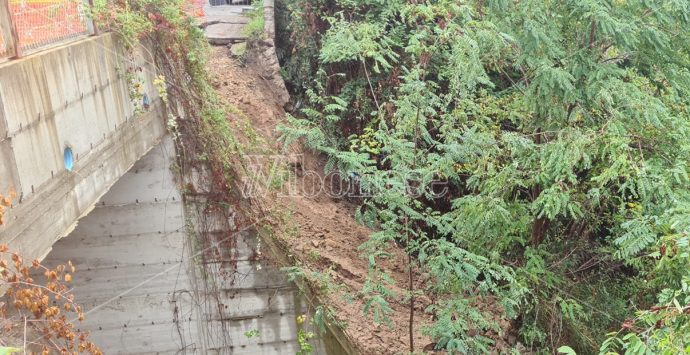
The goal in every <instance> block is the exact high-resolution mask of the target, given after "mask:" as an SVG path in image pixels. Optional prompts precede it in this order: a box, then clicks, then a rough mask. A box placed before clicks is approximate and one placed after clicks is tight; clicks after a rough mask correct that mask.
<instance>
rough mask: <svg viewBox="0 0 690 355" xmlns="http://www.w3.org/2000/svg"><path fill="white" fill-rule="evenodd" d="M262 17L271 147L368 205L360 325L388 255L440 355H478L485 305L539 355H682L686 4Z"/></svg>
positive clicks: (688, 204)
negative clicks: (284, 111)
mask: <svg viewBox="0 0 690 355" xmlns="http://www.w3.org/2000/svg"><path fill="white" fill-rule="evenodd" d="M279 6H283V8H284V9H286V13H285V17H284V18H283V21H282V23H283V24H285V26H287V27H286V29H287V30H288V31H289V33H291V34H292V36H291V37H289V38H286V37H283V38H279V44H280V45H281V47H282V48H281V51H280V53H282V54H283V57H282V59H283V63H284V66H285V69H284V75H285V77H286V79H287V80H288V82H289V86H290V88H291V89H292V90H293V93H294V94H295V96H296V98H295V100H294V104H295V108H296V111H295V113H294V115H293V116H291V117H290V119H289V121H290V122H289V125H286V126H284V127H283V128H282V133H283V138H284V140H285V141H286V143H290V142H293V141H295V140H296V139H298V138H305V141H306V142H307V144H308V145H309V146H310V147H311V148H314V149H317V150H320V151H322V152H324V153H325V154H327V155H328V156H329V158H330V160H329V165H328V168H329V169H339V170H342V171H343V172H346V173H347V174H351V173H356V175H357V176H358V183H359V184H360V185H361V188H362V189H363V190H365V191H367V192H369V193H370V195H371V197H370V198H367V199H365V201H364V202H363V204H362V207H361V209H360V213H359V217H360V218H361V220H362V222H363V223H366V224H368V225H370V226H372V227H373V228H374V230H375V232H374V233H372V235H371V238H370V240H369V241H368V242H367V243H365V244H364V245H363V246H362V252H363V254H364V255H365V256H366V257H367V258H368V259H369V260H370V266H371V269H372V272H371V275H370V282H369V283H368V286H367V289H366V290H365V291H367V294H368V297H369V302H368V304H367V311H368V312H373V313H374V314H377V313H376V311H377V310H378V311H380V312H382V313H383V314H385V312H386V311H387V310H389V308H388V307H387V302H388V301H387V299H389V298H390V297H392V296H393V295H391V294H390V292H389V291H390V288H389V287H388V286H387V284H386V283H387V282H388V281H387V280H389V279H390V278H388V277H387V276H386V273H387V270H385V268H381V267H379V265H380V260H381V259H383V258H386V257H387V255H388V254H387V250H388V248H390V245H391V243H392V242H393V241H395V242H397V243H400V244H402V245H404V246H405V248H406V251H407V252H408V254H409V255H410V261H409V265H408V266H409V267H410V268H415V267H418V268H420V269H421V270H422V271H423V272H426V273H430V274H431V275H432V277H431V279H432V280H433V281H434V282H433V283H432V284H431V285H430V286H429V290H426V291H427V292H429V293H431V294H433V295H435V297H436V302H435V303H434V305H433V306H432V308H431V309H430V310H428V311H430V312H432V313H433V314H434V315H435V319H436V320H437V321H436V322H435V323H434V324H433V325H431V326H430V327H428V328H427V329H424V331H425V332H426V333H428V334H429V335H431V336H432V337H433V338H434V340H435V341H436V347H438V348H445V349H448V350H450V351H455V352H462V353H475V352H478V351H483V352H484V351H488V349H490V348H491V346H492V339H490V338H488V337H482V336H472V335H470V334H476V333H477V332H476V331H477V330H480V332H479V334H486V332H487V331H488V330H491V329H498V328H497V326H496V321H495V318H492V315H490V314H487V312H485V311H482V310H481V309H483V308H482V307H479V306H478V304H479V303H482V302H493V303H498V304H500V305H501V307H500V308H501V317H502V318H504V319H509V320H513V322H514V323H513V324H515V329H516V331H517V333H518V335H519V340H520V342H521V343H522V344H524V345H525V346H526V347H527V348H529V349H531V350H533V351H536V352H539V353H550V352H551V351H553V350H554V349H557V348H559V347H560V346H562V345H564V344H567V345H570V346H571V347H572V348H574V349H575V350H577V351H579V352H582V353H592V352H596V351H599V352H601V353H623V352H628V353H640V354H641V353H645V352H647V353H649V352H651V353H667V354H676V353H683V352H687V351H690V349H689V348H688V344H690V338H689V337H690V332H689V331H688V324H689V318H690V314H689V313H690V288H689V286H688V285H689V284H690V239H689V237H688V232H689V228H690V224H689V223H690V213H689V211H690V195H689V194H688V191H690V190H689V187H690V186H689V185H690V184H689V183H690V179H689V177H688V171H687V167H688V163H690V144H689V143H688V142H690V106H689V104H690V32H689V31H687V28H688V26H689V25H690V23H689V22H690V2H688V1H685V0H674V1H661V2H654V1H642V0H632V1H618V0H607V1H593V0H568V1H543V0H535V1H532V0H527V1H505V0H489V1H484V0H476V1H474V0H468V1H450V0H439V1H426V2H418V1H401V0H392V1H360V0H311V1H305V0H283V1H282V2H280V4H279ZM280 23H281V21H279V24H280ZM279 32H280V31H279ZM305 34H306V35H305ZM439 187H442V188H441V192H443V193H439V191H438V189H437V188H439ZM411 275H412V273H411ZM408 291H409V292H410V294H409V295H408V296H409V297H411V298H413V297H414V296H413V295H414V290H413V289H410V290H408ZM411 326H413V325H411ZM611 332H612V333H611ZM563 349H565V348H563Z"/></svg>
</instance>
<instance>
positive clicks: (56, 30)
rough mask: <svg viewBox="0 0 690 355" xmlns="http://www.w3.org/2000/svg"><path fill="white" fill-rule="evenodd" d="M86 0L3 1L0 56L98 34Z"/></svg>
mask: <svg viewBox="0 0 690 355" xmlns="http://www.w3.org/2000/svg"><path fill="white" fill-rule="evenodd" d="M87 5H88V3H85V2H84V1H83V0H0V58H18V57H21V56H23V55H25V54H27V53H29V52H32V51H35V50H38V49H41V48H44V47H48V46H51V45H54V44H57V43H63V42H66V41H69V40H72V39H77V38H81V37H83V36H86V35H89V34H94V33H95V28H94V26H93V23H92V21H91V20H90V19H89V18H88V16H87V14H86V6H87Z"/></svg>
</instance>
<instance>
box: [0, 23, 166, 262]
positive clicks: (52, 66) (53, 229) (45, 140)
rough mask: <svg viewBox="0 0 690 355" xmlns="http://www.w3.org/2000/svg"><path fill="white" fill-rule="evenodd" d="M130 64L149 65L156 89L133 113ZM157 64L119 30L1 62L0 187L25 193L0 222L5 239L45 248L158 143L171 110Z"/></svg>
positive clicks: (33, 251)
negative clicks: (67, 159)
mask: <svg viewBox="0 0 690 355" xmlns="http://www.w3.org/2000/svg"><path fill="white" fill-rule="evenodd" d="M142 53H143V52H142ZM133 63H135V64H134V65H135V67H142V68H145V70H141V71H140V75H139V76H140V78H141V80H142V81H143V82H144V83H145V85H144V86H145V87H146V88H147V89H146V90H147V91H150V92H147V94H148V95H149V96H150V98H151V107H150V108H149V110H148V111H146V112H143V113H139V114H137V116H136V117H135V109H134V106H133V104H132V102H131V101H130V99H129V95H128V92H129V88H128V84H127V81H126V80H124V75H125V71H126V68H128V67H132V66H133ZM151 68H152V66H151V64H150V59H147V58H146V57H145V56H143V54H137V53H135V54H133V55H132V54H130V55H125V51H124V50H123V49H122V47H121V46H120V44H119V42H118V40H117V37H116V35H114V34H106V35H102V36H97V37H89V38H86V39H84V40H81V41H77V42H73V43H70V44H67V45H64V46H61V47H56V48H53V49H50V50H47V51H43V52H40V53H37V54H34V55H30V56H27V57H24V58H22V59H19V60H12V61H8V62H5V63H2V64H0V102H1V103H2V104H0V159H1V161H0V174H2V175H0V189H2V190H0V192H6V190H7V189H8V186H10V185H12V186H14V187H15V188H16V189H17V192H18V194H19V195H20V196H21V199H19V200H18V201H15V206H14V207H13V208H12V209H11V210H10V211H9V212H8V213H7V214H6V222H7V223H6V224H5V225H4V226H0V243H8V244H10V247H11V248H13V249H15V250H18V251H20V252H22V253H23V254H24V256H25V258H27V259H32V258H41V257H43V256H45V255H46V254H47V252H48V251H49V250H50V248H51V246H52V244H53V243H54V242H55V240H57V239H59V238H60V237H62V236H64V235H66V234H67V233H69V231H70V230H72V229H73V228H74V226H75V225H76V223H77V221H78V219H79V218H80V217H81V216H83V215H85V214H86V213H87V212H88V211H89V210H91V208H92V207H93V205H94V203H95V202H96V201H97V200H98V199H99V198H100V197H101V196H102V195H103V194H104V193H105V192H106V191H107V189H108V188H109V187H110V186H112V185H113V184H114V183H115V181H117V179H119V178H120V177H121V176H122V175H123V174H124V173H125V172H126V171H127V170H128V169H129V168H130V167H131V166H132V165H133V164H134V162H136V161H137V160H138V159H139V158H140V157H141V156H143V155H144V154H145V153H146V152H147V151H148V150H149V149H151V147H153V146H154V145H155V144H157V142H158V141H159V140H160V138H161V137H162V136H163V135H164V134H165V131H166V128H165V116H166V113H165V109H164V108H163V105H162V102H161V101H160V100H159V99H157V98H158V96H157V95H156V94H155V90H154V89H153V80H154V78H155V73H154V72H153V71H152V70H151ZM67 146H70V147H71V148H72V151H73V154H74V158H75V161H74V169H73V171H71V172H70V171H67V170H66V169H65V166H64V161H63V152H64V149H65V147H67Z"/></svg>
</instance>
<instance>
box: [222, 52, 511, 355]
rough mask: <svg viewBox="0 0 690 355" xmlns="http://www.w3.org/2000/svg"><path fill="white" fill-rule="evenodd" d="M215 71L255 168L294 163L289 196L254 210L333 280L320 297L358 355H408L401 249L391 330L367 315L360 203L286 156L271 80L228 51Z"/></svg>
mask: <svg viewBox="0 0 690 355" xmlns="http://www.w3.org/2000/svg"><path fill="white" fill-rule="evenodd" d="M209 68H210V70H211V72H212V75H213V77H214V83H213V86H214V87H215V88H216V90H217V91H218V93H219V94H220V96H221V97H222V98H223V99H224V100H226V101H227V103H228V104H230V105H231V106H232V107H234V108H236V109H237V111H239V112H236V113H235V114H233V115H232V117H231V120H233V125H234V126H235V128H236V129H237V135H238V136H240V137H241V138H240V139H241V140H242V144H243V146H244V148H243V150H244V152H245V155H247V156H250V158H251V159H253V160H256V159H255V156H253V155H255V154H256V155H262V156H269V157H270V158H268V159H264V160H265V161H264V163H270V162H271V161H276V158H275V157H273V155H275V154H286V155H287V158H285V159H284V160H283V162H285V163H286V164H285V168H286V172H288V173H289V174H291V175H290V176H291V178H289V179H287V180H288V183H286V184H290V185H291V186H290V187H286V185H283V186H282V189H281V188H277V189H273V190H269V191H264V192H263V193H259V194H257V195H258V196H253V198H252V204H253V205H254V206H255V207H257V208H258V209H260V210H261V213H265V214H266V215H268V216H269V219H270V224H271V225H272V227H273V228H272V229H273V230H274V233H275V237H276V238H277V239H278V240H279V242H280V243H281V244H282V245H285V246H286V248H287V249H288V253H290V254H291V255H293V256H294V259H296V261H297V262H298V263H299V264H301V265H302V267H303V269H304V271H305V273H306V274H310V273H311V272H313V271H316V272H318V273H319V274H320V275H327V276H326V277H327V279H328V280H329V281H326V282H323V281H321V282H322V285H321V286H323V283H328V284H330V285H331V286H330V287H327V288H325V289H324V288H322V289H321V292H318V293H319V299H320V301H321V302H322V303H324V304H326V305H328V307H330V309H332V310H333V311H334V313H335V314H336V315H337V319H338V321H340V322H344V323H345V324H346V326H345V327H344V332H345V334H346V336H347V337H348V338H349V341H350V342H351V343H352V345H353V346H354V347H355V348H356V349H357V351H358V352H359V353H361V354H400V353H409V328H408V324H409V313H410V312H409V309H410V308H409V306H410V303H409V299H408V297H407V294H408V292H407V286H408V282H409V274H408V272H407V270H408V269H407V263H408V261H407V256H406V255H405V253H404V251H403V250H402V248H401V247H400V246H398V245H395V244H391V246H390V249H389V252H390V253H391V255H392V256H391V259H390V260H389V261H387V262H386V264H385V267H386V269H387V270H389V271H390V272H391V276H392V277H393V279H394V280H395V285H394V286H393V287H392V288H393V290H394V291H395V297H394V298H393V299H391V300H389V301H390V306H391V308H392V309H393V312H391V314H390V315H389V318H390V323H389V324H377V323H376V322H374V320H373V316H372V315H371V314H369V315H365V313H364V304H365V299H364V298H363V296H362V294H361V290H362V288H363V287H364V284H365V281H366V276H367V272H368V261H367V260H365V259H364V258H362V255H361V252H360V251H359V250H358V248H359V247H360V246H361V245H362V243H364V242H366V241H367V240H368V238H369V234H370V233H371V231H370V230H369V229H368V228H366V227H364V226H362V225H360V224H358V223H357V221H356V220H355V219H354V215H355V209H356V206H355V205H354V204H353V203H351V202H349V201H348V200H347V199H345V198H337V197H332V194H328V193H325V192H324V191H321V192H320V193H315V192H316V191H315V189H314V186H316V188H317V189H318V188H319V187H320V186H319V185H318V180H320V179H321V180H323V179H324V165H325V158H324V157H323V156H320V155H319V154H317V153H315V152H312V151H309V150H303V149H302V148H301V147H299V146H292V147H289V149H288V150H287V151H285V150H284V149H283V144H282V143H281V142H280V141H279V139H278V138H279V133H278V132H277V131H276V128H277V127H278V126H279V125H280V124H282V123H284V122H285V115H286V113H285V111H284V109H283V108H282V105H281V103H279V102H278V100H277V97H278V94H277V93H276V92H275V91H276V89H274V88H273V87H272V86H273V85H272V84H271V80H269V78H265V77H263V76H262V75H261V74H260V72H261V71H260V70H254V69H253V68H252V67H247V66H244V65H242V64H241V61H240V60H238V59H235V58H232V57H231V53H230V50H229V49H228V48H227V47H213V50H212V58H211V59H210V62H209ZM267 165H270V164H264V168H266V166H267ZM254 168H256V167H254ZM250 170H251V169H250ZM317 176H318V177H317ZM315 181H316V182H317V183H316V184H315V183H314V182H315ZM325 185H329V183H326V184H325ZM295 186H297V191H296V193H294V192H295V191H294V187H295ZM303 187H306V188H303ZM329 187H330V186H329ZM289 188H293V193H290V194H288V193H285V192H286V191H288V189H289ZM277 190H280V191H281V192H282V193H278V191H277ZM414 269H415V273H414V274H413V279H414V285H415V287H414V288H415V290H421V291H417V292H418V294H417V296H416V298H415V303H414V308H415V321H414V324H415V329H414V337H415V339H414V348H415V351H416V352H427V351H430V350H432V349H433V347H434V344H433V343H432V341H431V339H430V338H429V337H428V336H425V335H422V332H421V329H420V328H421V327H423V326H424V325H426V324H430V323H431V321H432V317H433V315H432V314H429V313H426V312H425V310H426V308H427V307H428V306H429V305H430V304H431V302H432V300H431V299H430V298H429V297H427V296H426V295H424V294H423V290H424V289H425V283H428V281H429V280H428V279H426V275H424V274H420V273H419V272H417V268H416V265H415V267H414ZM312 285H313V283H312ZM510 327H511V325H510V324H508V323H506V324H502V328H503V329H509V328H510ZM504 333H506V334H507V333H508V332H504ZM504 337H506V338H507V336H505V335H504V336H502V337H498V336H497V335H496V334H493V336H492V338H494V339H495V338H500V339H498V340H497V344H496V349H501V348H502V345H505V341H504V339H502V338H504ZM499 351H500V350H499Z"/></svg>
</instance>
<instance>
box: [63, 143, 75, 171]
mask: <svg viewBox="0 0 690 355" xmlns="http://www.w3.org/2000/svg"><path fill="white" fill-rule="evenodd" d="M64 157H65V169H67V171H72V169H73V168H74V155H73V154H72V148H70V147H65V153H64Z"/></svg>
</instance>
